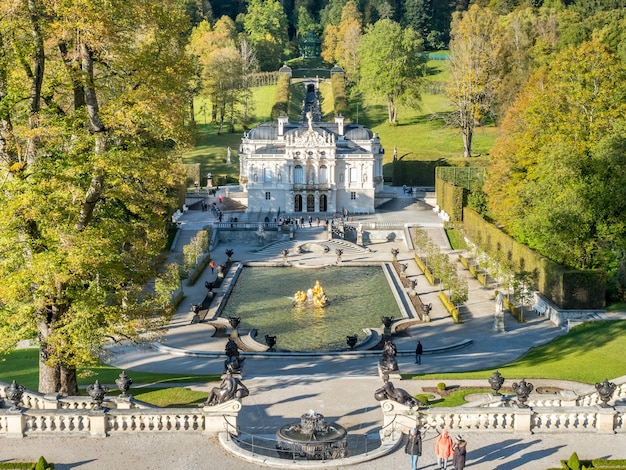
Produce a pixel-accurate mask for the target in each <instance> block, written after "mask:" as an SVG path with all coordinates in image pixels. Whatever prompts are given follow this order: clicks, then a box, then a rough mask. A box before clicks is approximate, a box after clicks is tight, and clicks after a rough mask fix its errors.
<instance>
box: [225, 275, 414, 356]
mask: <svg viewBox="0 0 626 470" xmlns="http://www.w3.org/2000/svg"><path fill="white" fill-rule="evenodd" d="M316 281H319V283H320V285H321V286H322V288H323V289H324V292H325V294H326V296H327V297H328V302H327V304H326V306H325V308H319V307H313V306H306V307H295V306H294V305H293V301H292V298H293V297H294V294H295V293H296V292H297V291H305V292H306V291H307V290H308V289H309V288H312V287H313V286H314V285H315V283H316ZM221 316H222V317H225V318H227V317H229V316H236V317H240V318H241V324H240V328H242V329H253V328H254V329H256V330H257V331H258V340H259V341H260V342H261V343H263V342H264V338H265V335H266V334H269V335H276V337H277V342H276V349H277V350H284V351H300V352H302V351H336V350H341V349H346V348H347V344H346V336H347V335H354V334H356V335H358V336H359V341H361V340H362V339H364V337H365V334H364V333H363V331H362V330H363V328H378V327H380V326H381V323H382V322H381V316H388V317H393V318H400V317H401V316H402V315H401V313H400V309H399V308H398V305H397V303H396V300H395V297H394V295H393V293H392V292H391V288H390V286H389V284H388V282H387V278H386V276H385V274H384V272H383V269H382V267H381V266H380V265H376V266H364V267H340V266H337V267H334V266H333V267H325V268H315V269H313V268H306V269H301V268H294V267H245V268H243V270H242V272H241V274H240V275H239V278H238V280H237V283H236V284H235V287H234V288H233V291H232V293H231V294H230V297H229V299H228V301H227V303H226V306H225V308H224V310H223V311H222V314H221Z"/></svg>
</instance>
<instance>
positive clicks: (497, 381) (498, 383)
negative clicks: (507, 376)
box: [488, 371, 504, 396]
mask: <svg viewBox="0 0 626 470" xmlns="http://www.w3.org/2000/svg"><path fill="white" fill-rule="evenodd" d="M488 380H489V385H491V389H492V390H493V395H494V396H500V395H502V394H501V393H500V389H501V388H502V384H503V383H504V377H502V375H501V374H500V371H495V372H494V373H493V375H492V376H491V377H489V379H488Z"/></svg>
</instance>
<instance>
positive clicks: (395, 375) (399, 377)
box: [378, 364, 402, 380]
mask: <svg viewBox="0 0 626 470" xmlns="http://www.w3.org/2000/svg"><path fill="white" fill-rule="evenodd" d="M385 374H387V376H388V377H389V380H402V375H401V374H400V370H394V371H392V372H388V371H383V368H382V367H380V364H378V376H379V377H380V379H381V380H383V375H385Z"/></svg>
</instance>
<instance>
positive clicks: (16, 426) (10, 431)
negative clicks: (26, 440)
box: [4, 410, 26, 438]
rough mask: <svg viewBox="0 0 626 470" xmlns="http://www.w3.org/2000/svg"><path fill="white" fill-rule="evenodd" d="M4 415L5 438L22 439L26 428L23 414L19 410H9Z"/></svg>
mask: <svg viewBox="0 0 626 470" xmlns="http://www.w3.org/2000/svg"><path fill="white" fill-rule="evenodd" d="M4 414H5V416H6V418H7V420H6V423H7V433H6V437H19V438H21V437H24V430H25V428H26V419H25V418H24V414H23V413H22V412H21V411H20V410H9V411H6V412H5V413H4Z"/></svg>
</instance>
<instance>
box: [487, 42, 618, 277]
mask: <svg viewBox="0 0 626 470" xmlns="http://www.w3.org/2000/svg"><path fill="white" fill-rule="evenodd" d="M580 57H585V60H584V61H583V60H580ZM625 83H626V68H625V67H624V64H623V62H621V61H620V60H618V59H617V58H616V57H615V55H614V53H613V52H611V51H610V50H609V49H608V48H607V47H606V46H604V45H602V44H600V43H599V42H598V41H592V42H589V43H585V44H583V45H582V46H581V47H580V48H574V47H570V48H568V49H567V50H566V51H564V52H563V53H561V54H559V55H558V56H557V57H556V58H555V59H554V60H553V62H552V63H551V64H550V65H549V66H548V67H546V68H545V69H541V70H540V71H538V72H537V73H536V74H535V75H534V76H533V78H532V80H531V82H530V83H529V85H528V87H527V88H526V89H525V92H524V94H523V95H522V96H521V97H520V99H519V100H518V101H517V102H516V104H515V106H514V107H513V108H512V109H511V110H510V112H509V113H508V115H507V117H506V119H505V121H504V122H503V131H504V134H503V136H502V137H501V138H499V139H498V141H497V143H496V145H495V147H494V150H493V154H494V158H495V162H496V164H495V165H494V166H493V167H492V168H491V169H490V171H489V175H488V178H487V181H486V183H485V191H486V193H487V194H488V200H489V209H490V212H491V214H492V215H493V217H494V218H496V220H498V222H499V223H501V224H503V225H504V227H505V228H506V229H507V230H508V231H509V232H510V233H511V234H513V235H514V236H515V237H516V238H517V239H519V240H521V241H523V242H524V243H527V244H528V245H529V246H531V247H532V248H534V249H536V250H538V251H539V252H541V253H542V254H544V255H545V256H547V257H549V258H550V259H553V260H554V261H557V262H559V263H563V264H565V265H568V266H571V267H575V268H595V267H610V266H611V265H613V266H614V264H613V263H614V262H615V260H616V259H617V258H618V257H619V256H621V255H620V254H621V253H623V250H624V247H625V244H626V243H625V242H626V226H625V225H624V222H623V216H622V215H621V214H622V213H623V211H624V210H626V195H625V194H624V191H623V189H622V188H623V187H624V185H626V178H625V177H624V172H623V171H618V170H617V168H619V167H620V165H622V164H623V160H624V159H623V156H622V155H620V149H622V148H623V142H624V141H625V139H626V134H624V129H625V124H624V115H625V112H626V85H625ZM609 194H610V196H607V195H609Z"/></svg>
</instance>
